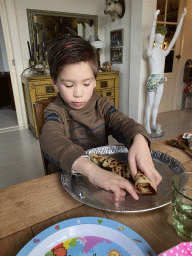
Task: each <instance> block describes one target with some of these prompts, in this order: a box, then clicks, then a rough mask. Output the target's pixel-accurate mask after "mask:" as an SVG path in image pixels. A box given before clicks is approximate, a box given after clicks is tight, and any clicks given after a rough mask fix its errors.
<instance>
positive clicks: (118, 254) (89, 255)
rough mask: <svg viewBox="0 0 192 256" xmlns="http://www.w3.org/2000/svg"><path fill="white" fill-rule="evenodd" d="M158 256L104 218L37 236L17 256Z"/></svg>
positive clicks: (85, 219)
mask: <svg viewBox="0 0 192 256" xmlns="http://www.w3.org/2000/svg"><path fill="white" fill-rule="evenodd" d="M26 255H28V256H40V255H41V256H54V255H59V256H67V255H68V256H69V255H70V256H96V255H99V256H101V255H102V256H134V255H135V256H136V255H137V256H146V255H148V256H149V255H150V256H156V253H155V252H154V251H153V249H152V248H151V247H150V246H149V244H148V243H147V242H146V241H145V240H144V239H143V238H142V237H141V236H139V235H138V234H137V233H136V232H135V231H133V230H132V229H130V228H128V227H127V226H125V225H123V224H121V223H119V222H116V221H113V220H109V219H104V218H97V217H82V218H75V219H70V220H66V221H62V222H60V223H58V224H55V225H53V226H51V227H49V228H48V229H45V230H44V231H43V232H41V233H40V234H38V235H37V236H35V237H34V238H33V239H32V240H31V241H30V242H29V243H27V244H26V245H25V246H24V247H23V249H22V250H21V251H20V252H19V253H18V254H17V256H26Z"/></svg>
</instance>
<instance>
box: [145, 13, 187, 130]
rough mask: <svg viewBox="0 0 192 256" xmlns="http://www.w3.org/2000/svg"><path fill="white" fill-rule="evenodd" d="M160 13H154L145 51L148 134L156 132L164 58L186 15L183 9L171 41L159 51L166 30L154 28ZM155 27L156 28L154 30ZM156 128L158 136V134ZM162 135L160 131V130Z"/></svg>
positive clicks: (175, 38) (162, 86)
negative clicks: (147, 76) (147, 65)
mask: <svg viewBox="0 0 192 256" xmlns="http://www.w3.org/2000/svg"><path fill="white" fill-rule="evenodd" d="M159 13H160V10H157V11H156V12H155V13H154V20H153V25H152V29H151V35H150V40H149V48H148V50H147V56H148V58H149V66H150V76H149V79H148V81H147V92H148V93H147V102H146V109H145V128H146V130H147V132H148V134H151V133H152V132H151V129H153V130H155V131H156V130H157V124H156V119H157V114H158V108H159V104H160V101H161V97H162V95H163V88H164V82H165V81H166V80H167V78H166V77H165V75H164V67H165V57H166V56H167V55H168V54H169V52H170V51H171V49H172V47H173V45H174V44H175V42H176V40H177V38H178V36H179V33H180V30H181V27H182V24H183V19H184V17H185V15H186V13H187V10H186V8H184V10H183V13H182V15H181V19H180V21H179V24H178V26H177V29H176V31H175V34H174V37H173V39H172V40H171V42H170V44H169V45H168V48H167V49H166V50H163V49H161V45H162V43H163V41H164V38H165V34H166V33H167V28H166V27H163V26H159V27H156V19H157V15H158V14H159ZM155 27H156V28H155ZM154 41H155V46H154V47H153V43H154ZM152 107H153V111H152V120H151V121H152V122H151V126H150V117H151V110H152ZM159 127H161V126H158V134H159V133H160V132H159ZM161 133H162V130H161Z"/></svg>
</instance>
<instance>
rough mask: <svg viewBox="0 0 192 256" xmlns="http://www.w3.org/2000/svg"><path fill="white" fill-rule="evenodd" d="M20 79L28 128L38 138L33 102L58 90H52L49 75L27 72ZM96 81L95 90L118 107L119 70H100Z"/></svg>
mask: <svg viewBox="0 0 192 256" xmlns="http://www.w3.org/2000/svg"><path fill="white" fill-rule="evenodd" d="M21 79H22V85H23V92H24V98H25V106H26V111H27V117H28V124H29V128H30V129H31V130H32V131H33V132H34V133H35V135H36V137H37V138H38V134H37V126H36V121H35V114H34V110H33V104H34V103H35V102H36V101H38V100H42V99H47V98H49V97H51V96H56V95H57V92H58V91H55V90H54V88H53V86H52V81H51V77H50V76H44V75H37V74H29V75H22V77H21ZM96 82H97V83H96V87H95V91H96V92H97V93H98V94H99V95H101V96H103V97H108V98H109V99H110V100H111V101H112V102H113V103H114V105H115V107H116V109H118V107H119V72H118V71H111V72H100V73H99V74H98V76H97V81H96Z"/></svg>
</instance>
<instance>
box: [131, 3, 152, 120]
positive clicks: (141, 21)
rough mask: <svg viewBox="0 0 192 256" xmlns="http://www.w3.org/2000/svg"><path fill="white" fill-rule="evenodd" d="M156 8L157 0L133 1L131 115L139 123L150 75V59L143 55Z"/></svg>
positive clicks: (141, 117)
mask: <svg viewBox="0 0 192 256" xmlns="http://www.w3.org/2000/svg"><path fill="white" fill-rule="evenodd" d="M155 10H156V0H134V1H132V9H131V63H130V90H129V116H130V117H131V118H133V119H135V120H136V121H137V122H139V123H143V115H144V114H143V112H144V107H145V97H146V81H147V77H148V75H149V74H148V73H149V67H148V60H147V59H144V57H143V56H144V52H145V50H146V49H147V43H148V40H149V35H150V31H151V24H152V21H153V13H154V11H155Z"/></svg>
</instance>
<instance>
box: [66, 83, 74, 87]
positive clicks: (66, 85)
mask: <svg viewBox="0 0 192 256" xmlns="http://www.w3.org/2000/svg"><path fill="white" fill-rule="evenodd" d="M72 86H73V85H67V84H65V87H72Z"/></svg>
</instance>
